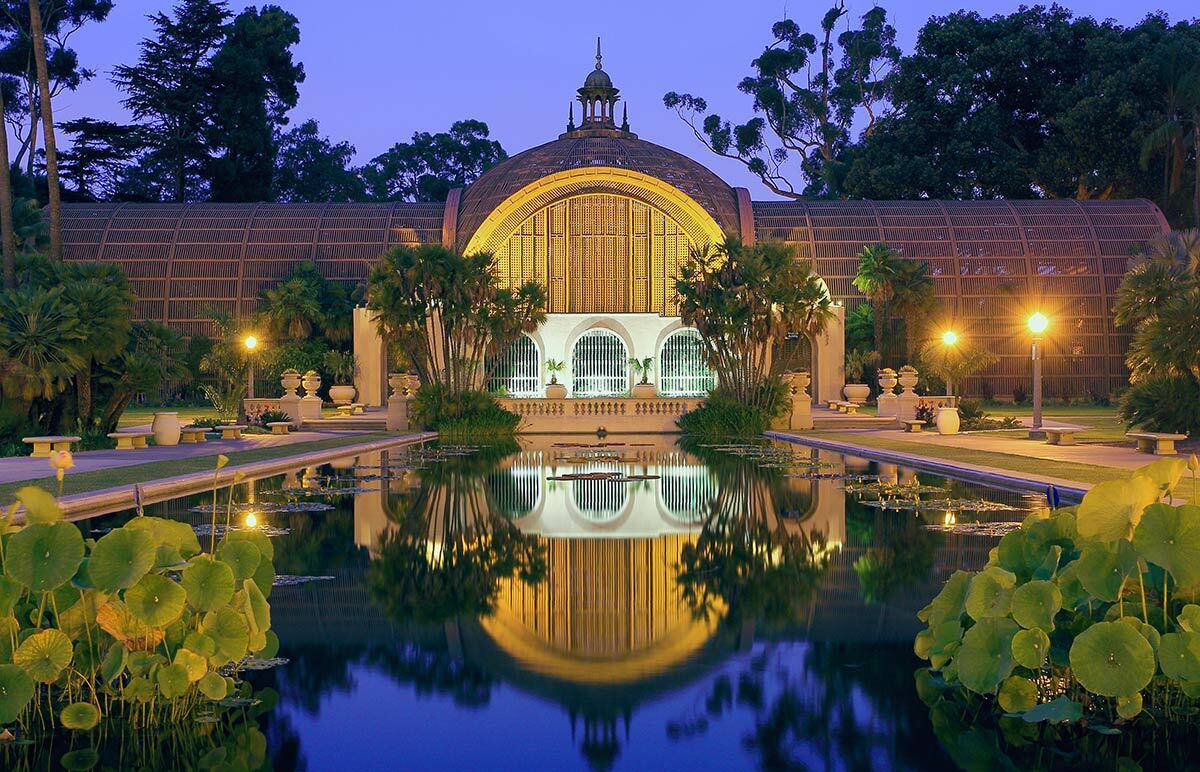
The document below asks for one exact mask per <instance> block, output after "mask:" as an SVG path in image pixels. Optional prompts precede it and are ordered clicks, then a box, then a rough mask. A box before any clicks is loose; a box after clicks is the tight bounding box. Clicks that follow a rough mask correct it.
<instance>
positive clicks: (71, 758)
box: [58, 748, 100, 772]
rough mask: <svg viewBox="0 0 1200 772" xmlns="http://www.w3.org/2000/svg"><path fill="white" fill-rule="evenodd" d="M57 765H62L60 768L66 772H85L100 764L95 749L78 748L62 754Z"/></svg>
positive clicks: (98, 755)
mask: <svg viewBox="0 0 1200 772" xmlns="http://www.w3.org/2000/svg"><path fill="white" fill-rule="evenodd" d="M58 763H59V764H62V768H63V769H65V770H67V772H87V770H89V769H95V768H96V765H97V764H99V763H100V754H99V753H97V752H96V749H95V748H79V749H78V750H73V751H70V752H69V753H64V754H63V755H62V758H61V759H59V760H58Z"/></svg>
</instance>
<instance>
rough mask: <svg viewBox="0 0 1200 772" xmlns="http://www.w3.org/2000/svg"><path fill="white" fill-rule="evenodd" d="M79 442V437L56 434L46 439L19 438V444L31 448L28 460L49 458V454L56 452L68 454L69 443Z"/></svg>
mask: <svg viewBox="0 0 1200 772" xmlns="http://www.w3.org/2000/svg"><path fill="white" fill-rule="evenodd" d="M79 440H80V438H79V437H73V436H70V435H57V434H55V435H50V436H48V437H22V438H21V442H23V443H25V444H26V445H32V446H33V452H32V453H30V454H29V457H30V458H50V454H51V453H53V452H54V451H57V450H65V451H67V452H70V450H71V443H73V442H79Z"/></svg>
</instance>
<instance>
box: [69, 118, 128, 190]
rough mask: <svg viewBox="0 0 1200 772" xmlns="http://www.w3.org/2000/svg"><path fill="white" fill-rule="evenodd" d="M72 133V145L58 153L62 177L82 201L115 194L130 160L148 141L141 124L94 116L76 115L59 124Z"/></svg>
mask: <svg viewBox="0 0 1200 772" xmlns="http://www.w3.org/2000/svg"><path fill="white" fill-rule="evenodd" d="M58 127H59V128H60V129H62V130H63V131H64V132H65V133H67V134H69V135H71V137H72V141H71V149H70V150H64V151H63V152H61V153H59V156H58V166H59V171H60V172H61V174H62V178H63V180H64V181H65V182H67V183H68V184H72V185H74V186H75V195H76V196H77V197H78V198H80V199H83V200H85V201H98V200H99V201H103V200H106V199H111V198H112V197H113V196H115V195H116V192H117V190H118V189H119V188H120V186H121V183H122V181H123V180H124V178H125V175H126V172H127V171H128V169H129V165H130V163H131V162H132V161H133V159H134V158H135V157H136V156H137V155H138V153H140V152H141V151H142V150H143V149H144V148H145V147H146V144H147V141H148V140H147V137H146V133H145V132H144V131H143V130H142V128H141V127H140V126H126V125H123V124H119V123H113V122H112V121H100V120H96V119H95V118H76V119H75V120H71V121H64V122H63V123H60V124H59V125H58Z"/></svg>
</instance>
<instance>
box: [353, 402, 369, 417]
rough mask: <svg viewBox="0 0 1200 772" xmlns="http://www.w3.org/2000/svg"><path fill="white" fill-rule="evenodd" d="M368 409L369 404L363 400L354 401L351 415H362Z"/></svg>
mask: <svg viewBox="0 0 1200 772" xmlns="http://www.w3.org/2000/svg"><path fill="white" fill-rule="evenodd" d="M366 409H367V406H366V405H364V404H362V403H361V402H354V403H352V404H351V405H350V415H362V414H363V413H364V412H365V411H366Z"/></svg>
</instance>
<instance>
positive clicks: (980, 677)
mask: <svg viewBox="0 0 1200 772" xmlns="http://www.w3.org/2000/svg"><path fill="white" fill-rule="evenodd" d="M1018 629H1019V628H1018V627H1017V625H1016V624H1015V623H1014V622H1012V621H1011V620H1008V619H995V618H989V619H982V620H980V621H979V622H977V623H976V624H975V626H974V627H972V628H971V629H970V630H968V631H967V633H966V635H964V636H963V642H962V648H961V649H959V650H958V656H957V657H955V664H956V665H957V666H958V680H959V681H961V682H962V684H963V686H965V687H967V688H968V689H970V690H971V691H973V692H978V693H979V694H993V693H994V692H995V691H996V687H997V686H999V685H1000V682H1001V681H1003V680H1004V679H1005V678H1007V677H1008V676H1009V674H1010V673H1012V669H1013V667H1014V663H1013V658H1012V640H1013V636H1014V635H1016V632H1017V630H1018Z"/></svg>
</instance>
